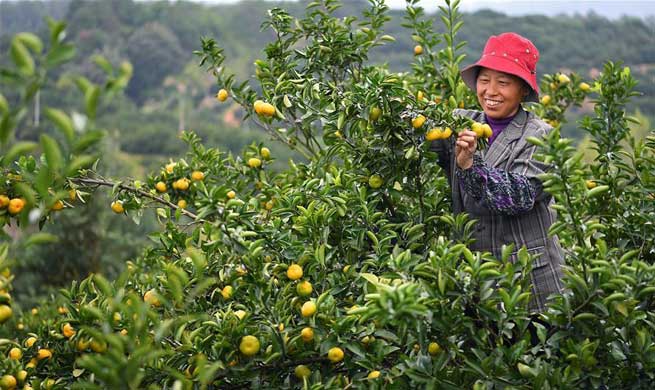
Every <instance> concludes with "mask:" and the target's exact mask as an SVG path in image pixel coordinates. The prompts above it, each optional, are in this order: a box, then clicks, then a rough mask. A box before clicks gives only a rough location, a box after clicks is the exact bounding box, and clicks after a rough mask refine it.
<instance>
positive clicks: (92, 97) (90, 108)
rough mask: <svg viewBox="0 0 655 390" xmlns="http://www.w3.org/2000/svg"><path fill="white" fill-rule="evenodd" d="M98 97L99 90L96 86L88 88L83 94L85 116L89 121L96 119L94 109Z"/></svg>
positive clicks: (96, 105)
mask: <svg viewBox="0 0 655 390" xmlns="http://www.w3.org/2000/svg"><path fill="white" fill-rule="evenodd" d="M99 96H100V88H98V87H97V86H95V85H94V86H92V87H90V88H89V89H88V90H87V91H86V93H85V94H84V104H85V107H86V114H87V115H88V116H89V118H91V119H95V117H96V109H97V108H98V97H99Z"/></svg>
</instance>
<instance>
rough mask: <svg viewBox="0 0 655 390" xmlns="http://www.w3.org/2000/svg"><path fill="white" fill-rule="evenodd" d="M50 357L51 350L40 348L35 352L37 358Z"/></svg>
mask: <svg viewBox="0 0 655 390" xmlns="http://www.w3.org/2000/svg"><path fill="white" fill-rule="evenodd" d="M51 357H52V352H50V350H49V349H46V348H41V349H39V350H38V351H37V353H36V358H37V360H43V359H48V358H51Z"/></svg>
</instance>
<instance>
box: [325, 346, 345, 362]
mask: <svg viewBox="0 0 655 390" xmlns="http://www.w3.org/2000/svg"><path fill="white" fill-rule="evenodd" d="M343 356H344V353H343V349H341V348H339V347H333V348H330V350H329V351H328V359H329V360H330V361H331V362H332V363H339V362H340V361H342V360H343Z"/></svg>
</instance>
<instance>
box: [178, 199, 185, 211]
mask: <svg viewBox="0 0 655 390" xmlns="http://www.w3.org/2000/svg"><path fill="white" fill-rule="evenodd" d="M177 207H179V208H181V209H185V208H186V207H187V202H186V200H184V199H180V200H178V201H177Z"/></svg>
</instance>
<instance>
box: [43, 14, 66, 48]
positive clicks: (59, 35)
mask: <svg viewBox="0 0 655 390" xmlns="http://www.w3.org/2000/svg"><path fill="white" fill-rule="evenodd" d="M46 22H47V23H48V28H49V29H50V45H51V46H53V47H54V46H58V45H59V43H60V42H61V41H63V40H64V37H65V36H66V34H64V33H63V32H64V30H65V29H66V23H64V22H60V21H56V20H54V19H52V18H51V17H49V16H47V17H46Z"/></svg>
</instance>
